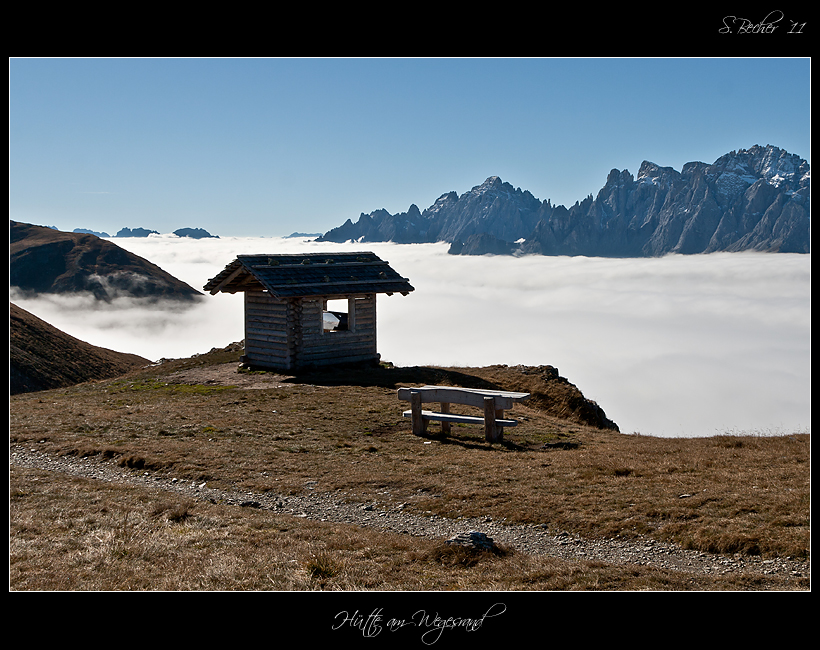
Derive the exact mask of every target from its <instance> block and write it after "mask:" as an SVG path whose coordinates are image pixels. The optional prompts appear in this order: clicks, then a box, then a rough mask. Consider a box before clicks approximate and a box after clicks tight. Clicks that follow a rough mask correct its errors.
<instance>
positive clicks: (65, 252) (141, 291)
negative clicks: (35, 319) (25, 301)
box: [9, 221, 202, 300]
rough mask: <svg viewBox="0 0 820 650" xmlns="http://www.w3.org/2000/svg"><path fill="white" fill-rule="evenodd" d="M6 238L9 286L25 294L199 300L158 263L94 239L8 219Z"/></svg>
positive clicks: (90, 236) (97, 238)
mask: <svg viewBox="0 0 820 650" xmlns="http://www.w3.org/2000/svg"><path fill="white" fill-rule="evenodd" d="M9 235H10V245H9V286H11V287H16V288H17V289H19V290H20V291H21V292H23V293H24V294H29V295H31V294H38V293H76V292H91V293H93V294H94V296H95V297H96V298H98V299H100V300H112V299H113V298H115V297H118V296H130V297H135V298H148V299H151V300H156V299H160V298H171V299H175V300H194V299H196V298H197V297H198V296H202V294H201V293H200V292H199V291H197V290H196V289H194V288H193V287H191V286H189V285H187V284H186V283H184V282H182V281H181V280H178V279H177V278H175V277H174V276H172V275H171V274H169V273H166V272H165V271H163V270H162V269H161V268H159V267H158V266H157V265H155V264H152V263H151V262H149V261H148V260H146V259H143V258H142V257H139V256H138V255H135V254H133V253H130V252H128V251H126V250H124V249H122V248H120V247H119V246H117V245H116V244H114V243H113V242H111V241H109V240H106V239H100V238H99V237H97V236H96V235H91V234H86V233H68V232H61V231H59V230H53V229H51V228H45V227H42V226H33V225H31V224H26V223H19V222H17V221H10V227H9Z"/></svg>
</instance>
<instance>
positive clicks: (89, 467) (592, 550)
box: [9, 445, 810, 578]
mask: <svg viewBox="0 0 820 650" xmlns="http://www.w3.org/2000/svg"><path fill="white" fill-rule="evenodd" d="M9 464H10V465H11V466H19V467H28V468H38V469H44V470H48V471H55V472H63V473H65V474H70V475H74V476H81V477H85V478H91V479H97V480H101V481H110V482H119V483H126V484H131V485H135V486H140V487H144V488H150V489H155V490H164V491H173V492H179V493H181V494H185V495H187V496H188V497H190V498H193V499H203V500H208V501H211V502H214V503H224V504H228V505H231V504H232V505H236V506H238V507H242V506H244V507H256V508H265V509H269V510H272V511H277V512H283V513H288V514H291V515H294V516H296V517H305V518H309V519H314V520H319V521H331V522H339V523H350V524H355V525H358V526H365V527H371V528H375V529H378V530H386V531H391V532H396V533H401V534H406V535H413V536H425V537H433V538H441V539H449V538H451V537H454V536H455V535H457V534H459V533H464V532H467V531H479V532H482V533H485V534H486V535H487V536H488V537H490V538H492V539H493V541H494V542H497V543H499V544H502V545H504V546H507V547H513V548H514V549H516V551H518V552H522V553H528V554H532V555H548V556H552V557H556V558H561V559H566V560H599V561H603V562H607V563H612V564H637V565H643V566H648V567H655V568H659V569H671V570H675V571H684V572H690V573H696V574H705V575H722V574H727V573H738V574H740V573H753V574H762V575H767V576H773V577H775V576H776V577H786V578H788V577H795V578H798V577H810V563H809V562H800V561H795V560H790V559H786V558H777V559H769V560H764V559H759V558H753V557H725V556H720V555H712V554H709V553H702V552H698V551H689V550H685V549H682V548H680V547H677V546H674V545H670V544H663V543H660V542H656V541H654V540H651V539H643V540H638V541H635V540H630V541H625V540H618V539H603V540H591V539H582V538H579V537H576V536H574V535H570V534H568V533H565V532H555V531H550V530H547V529H546V527H545V526H542V525H510V524H506V523H504V522H503V521H496V520H492V519H491V518H490V517H481V518H472V519H470V518H462V519H446V518H443V517H438V516H435V515H433V516H420V515H417V514H411V513H408V512H404V511H403V504H402V505H399V506H397V507H394V508H392V509H383V508H381V507H379V506H376V505H363V504H361V503H348V502H344V501H341V500H339V499H338V497H337V496H335V495H333V494H326V493H316V494H308V495H305V496H298V497H297V496H281V495H280V496H277V495H272V494H270V493H266V494H255V493H247V492H226V491H223V490H215V489H212V488H208V487H207V486H206V485H205V484H196V483H192V482H191V481H181V480H177V479H168V478H166V477H164V476H162V477H161V476H159V475H154V474H152V473H151V472H145V471H141V470H140V471H136V470H132V469H124V468H121V467H119V466H117V465H115V464H113V463H111V462H109V461H105V460H98V459H95V458H76V457H64V456H55V455H48V454H43V453H41V452H39V451H37V450H36V449H30V448H27V447H24V446H21V445H17V446H12V447H11V448H10V450H9Z"/></svg>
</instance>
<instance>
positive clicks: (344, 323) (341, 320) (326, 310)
mask: <svg viewBox="0 0 820 650" xmlns="http://www.w3.org/2000/svg"><path fill="white" fill-rule="evenodd" d="M355 309H356V307H355V300H354V299H353V298H342V299H338V300H325V301H324V305H323V308H322V332H324V333H329V332H347V331H352V330H353V326H354V324H355Z"/></svg>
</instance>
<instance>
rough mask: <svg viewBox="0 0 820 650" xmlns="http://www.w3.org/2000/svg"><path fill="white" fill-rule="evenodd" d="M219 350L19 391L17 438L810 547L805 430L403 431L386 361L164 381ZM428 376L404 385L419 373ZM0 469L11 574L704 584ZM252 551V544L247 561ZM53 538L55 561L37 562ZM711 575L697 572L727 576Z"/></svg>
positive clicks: (682, 534)
mask: <svg viewBox="0 0 820 650" xmlns="http://www.w3.org/2000/svg"><path fill="white" fill-rule="evenodd" d="M232 358H233V357H232V356H231V355H227V356H226V355H224V354H222V355H220V354H215V355H205V356H203V357H200V358H198V359H192V360H185V361H178V362H173V363H171V364H164V365H163V366H160V367H159V368H155V369H151V370H148V371H144V372H142V373H136V374H132V375H130V376H128V377H126V378H123V379H120V380H117V381H110V382H103V383H97V384H85V385H80V386H76V387H74V388H71V389H60V390H53V391H47V392H42V393H32V394H28V395H20V396H14V397H13V398H12V399H11V417H10V437H11V440H12V442H21V443H23V442H24V443H26V444H27V445H28V444H30V445H33V446H36V447H37V448H38V449H42V450H43V451H50V452H54V453H58V454H74V455H78V456H86V455H102V456H104V457H108V458H110V459H111V461H112V462H117V463H119V464H120V465H122V466H124V467H133V468H142V469H146V470H151V471H154V472H158V473H160V474H165V475H168V476H174V477H178V478H180V479H190V480H196V481H203V482H207V483H208V484H209V486H212V487H218V488H244V489H247V490H252V491H257V492H265V491H272V492H276V493H290V494H300V493H303V492H305V491H307V490H313V491H324V492H328V493H333V494H334V496H336V497H338V498H344V499H347V500H350V501H354V502H370V503H378V504H383V505H393V506H397V505H399V504H406V505H405V506H404V507H405V509H407V510H409V511H411V512H420V513H435V514H438V515H442V516H447V517H459V516H478V515H490V516H492V517H493V518H494V519H498V520H501V519H505V520H506V521H507V522H513V523H517V522H520V523H539V524H546V525H547V526H548V528H549V529H550V530H566V531H570V532H573V533H576V534H579V535H583V536H587V537H596V536H605V537H614V536H621V537H627V538H629V537H637V536H646V537H650V538H654V539H657V540H661V541H669V542H677V543H679V544H682V545H683V546H685V547H688V548H692V549H700V550H703V551H708V552H715V553H726V554H735V553H739V554H749V555H762V556H766V557H775V556H792V557H807V556H808V553H809V539H810V519H809V517H810V515H809V513H810V487H809V448H810V438H809V435H808V434H801V435H793V436H779V437H761V436H719V437H713V438H701V439H676V438H653V437H647V436H634V435H624V434H620V433H617V432H615V431H612V430H602V429H596V428H592V427H589V426H585V425H582V424H579V423H576V422H572V421H567V420H563V419H559V418H556V417H553V416H550V415H547V414H546V413H545V412H544V410H543V408H541V407H540V406H541V405H536V406H526V405H517V406H516V407H515V409H514V410H513V412H512V413H511V415H513V416H514V417H516V418H517V419H519V420H520V425H519V426H518V427H515V428H514V429H508V430H507V432H506V433H505V440H504V442H503V443H502V444H494V445H490V444H488V443H486V442H485V441H484V439H483V431H482V430H481V429H480V428H477V427H458V426H454V427H453V432H452V434H451V435H450V436H449V437H447V438H443V437H441V436H439V435H436V434H435V431H432V432H431V435H429V436H428V437H426V438H419V437H415V436H413V435H412V434H411V432H410V426H409V422H408V421H407V420H406V419H404V418H403V417H402V415H401V412H402V410H403V409H404V408H405V406H406V404H405V403H403V402H399V401H398V400H397V398H396V393H395V385H408V383H407V381H406V380H407V379H409V378H412V375H408V374H407V372H406V371H404V370H400V369H394V370H395V374H394V375H390V374H389V373H390V372H393V371H391V370H386V369H382V370H380V371H379V372H378V373H377V377H376V380H375V381H371V382H369V385H368V382H367V381H364V380H363V379H362V377H357V378H356V380H355V382H354V381H353V379H352V378H353V375H352V374H351V375H344V374H343V373H342V374H341V375H337V376H336V377H335V381H333V382H330V381H328V382H326V385H321V384H319V383H316V382H315V381H313V380H315V379H316V378H315V377H314V378H313V380H312V383H310V382H307V383H306V382H305V380H304V379H303V380H302V381H296V380H291V381H287V382H284V383H282V382H277V383H273V384H271V386H275V387H270V388H267V389H252V390H246V389H239V388H233V387H228V386H220V385H217V384H205V383H200V384H193V385H191V384H174V383H169V382H168V373H170V372H171V371H175V370H180V369H182V368H186V367H187V368H194V367H196V366H197V365H198V364H199V365H203V366H204V365H205V364H209V363H215V362H224V361H228V360H231V359H232ZM441 372H442V373H445V374H443V375H442V376H443V377H449V378H452V377H455V376H462V375H470V376H472V377H473V378H474V380H476V381H478V380H481V381H486V377H485V378H482V373H484V375H485V376H486V375H487V374H488V373H492V374H493V377H494V381H498V380H499V372H501V371H500V370H499V369H497V368H496V369H491V370H487V369H473V370H468V369H458V370H457V374H455V373H456V369H451V370H450V371H445V370H441ZM446 372H450V373H451V374H446ZM509 372H510V373H512V372H514V370H513V369H510V370H509ZM422 374H424V373H420V376H419V377H418V380H419V381H418V383H432V382H430V381H429V376H427V375H425V376H421V375H422ZM501 374H502V375H503V373H501ZM346 376H347V377H348V378H349V379H350V382H349V383H348V384H346V385H345V382H344V378H345V377H346ZM393 377H395V379H396V380H395V381H393ZM334 383H339V384H341V385H332V384H334ZM431 428H432V427H431ZM12 480H13V487H12V489H13V491H12V554H11V558H12V585H13V587H14V588H16V589H29V588H34V589H43V588H57V589H63V588H65V589H69V588H90V589H100V588H101V589H110V588H119V589H266V588H274V589H318V588H328V589H390V590H392V589H422V590H427V589H436V590H440V589H449V588H456V589H566V588H581V589H583V588H590V589H618V588H629V589H633V588H638V589H641V588H659V589H664V588H666V589H683V588H693V585H694V588H704V587H703V583H702V582H699V581H696V582H694V583H693V582H690V578H686V579H685V580H684V579H683V578H680V577H674V576H670V575H667V574H663V573H661V572H655V571H652V570H649V569H637V568H633V569H630V570H629V571H630V575H629V577H627V576H626V575H625V573H624V570H623V569H622V568H620V569H619V568H617V567H609V566H598V565H594V564H585V563H572V564H568V563H562V562H559V561H557V560H549V559H539V560H535V559H532V558H524V557H519V556H518V555H516V554H514V553H513V554H511V555H510V556H505V557H496V556H494V557H491V558H490V557H488V558H481V560H480V561H478V562H476V563H475V564H474V565H472V566H469V567H466V566H465V563H464V562H463V561H448V560H446V557H449V556H447V555H446V554H445V555H442V556H440V557H438V558H437V556H436V553H435V551H434V549H433V548H432V547H431V546H430V543H429V542H428V541H425V540H418V539H412V540H410V539H404V538H402V537H401V536H398V535H387V534H379V533H375V532H368V531H362V530H359V529H354V528H350V527H345V526H341V525H331V524H324V523H318V522H308V521H294V520H292V519H288V518H286V517H284V516H282V515H275V514H271V513H265V512H260V511H252V510H249V509H244V508H243V509H238V508H234V509H230V508H227V507H225V508H222V507H219V506H216V505H212V506H209V505H207V504H205V505H203V504H199V503H197V504H196V505H193V504H191V503H176V502H173V501H171V502H167V503H166V502H162V503H160V502H159V501H162V500H158V499H157V497H156V496H155V495H149V494H142V493H139V492H138V491H135V490H134V489H126V488H122V487H117V486H110V485H108V486H102V485H97V484H91V483H89V482H83V481H80V480H79V479H76V480H75V479H67V478H66V479H60V480H59V481H58V480H57V479H56V478H54V477H51V478H49V479H48V480H46V477H45V476H44V475H40V476H38V474H37V472H23V471H17V470H15V472H14V473H13V474H12ZM63 480H65V481H72V482H73V483H74V485H73V486H72V489H71V491H66V490H65V489H61V488H60V482H61V481H63ZM15 482H16V483H15ZM50 486H55V487H54V489H51V487H50ZM328 531H331V532H328ZM260 548H262V549H266V551H265V553H264V554H263V557H262V558H261V559H258V560H253V559H252V558H251V556H254V557H259V552H258V549H260ZM419 548H421V549H422V550H419ZM48 554H55V555H59V556H60V558H61V559H60V562H59V563H57V562H56V560H54V559H53V558H52V559H50V560H49V561H48V562H45V561H44V560H43V557H45V555H48ZM118 558H119V559H118ZM123 558H127V559H128V561H127V562H125V561H120V560H122V559H123ZM38 567H39V568H38ZM52 567H62V568H61V569H60V568H52ZM162 567H166V568H167V569H168V570H165V571H163V570H162ZM171 568H173V570H170V569H171ZM69 569H70V570H69ZM467 569H469V570H467ZM727 580H728V579H727ZM716 584H717V586H710V587H708V588H724V587H723V586H722V585H731V583H729V582H721V581H720V580H718V581H717V583H716ZM49 585H50V586H49ZM627 585H628V586H627ZM725 588H738V586H737V584H735V585H734V586H727V587H725ZM744 588H746V587H744ZM748 588H754V587H748Z"/></svg>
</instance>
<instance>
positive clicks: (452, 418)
mask: <svg viewBox="0 0 820 650" xmlns="http://www.w3.org/2000/svg"><path fill="white" fill-rule="evenodd" d="M402 415H403V416H404V417H406V418H412V417H413V411H412V410H411V411H405V412H404V413H402ZM421 417H422V418H423V419H425V420H435V421H436V422H457V423H461V424H481V425H483V424H484V418H483V417H478V416H475V415H459V414H457V413H435V412H433V411H422V412H421ZM517 424H518V420H503V419H498V418H496V419H495V425H496V426H498V427H514V426H515V425H517Z"/></svg>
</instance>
